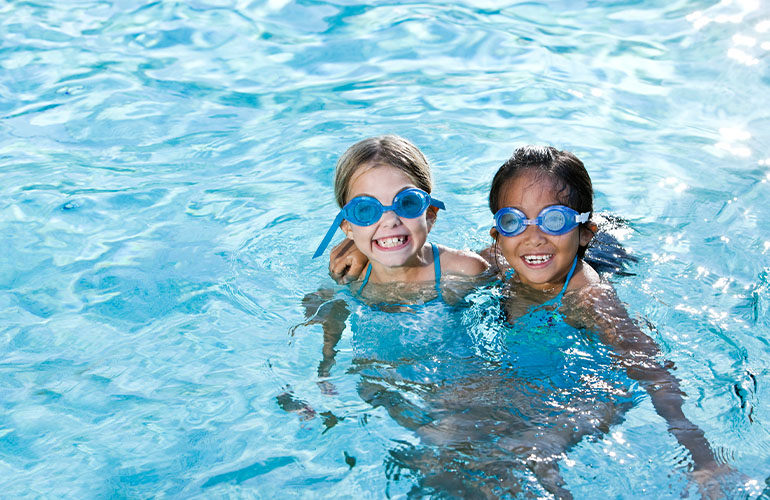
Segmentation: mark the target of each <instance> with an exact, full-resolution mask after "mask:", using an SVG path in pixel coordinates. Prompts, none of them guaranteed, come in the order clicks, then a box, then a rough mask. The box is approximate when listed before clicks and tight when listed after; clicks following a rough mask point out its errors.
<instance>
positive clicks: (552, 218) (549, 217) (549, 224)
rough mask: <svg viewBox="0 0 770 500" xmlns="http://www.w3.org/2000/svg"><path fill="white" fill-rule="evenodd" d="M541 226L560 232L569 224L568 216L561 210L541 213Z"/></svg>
mask: <svg viewBox="0 0 770 500" xmlns="http://www.w3.org/2000/svg"><path fill="white" fill-rule="evenodd" d="M540 220H541V222H540V227H542V228H543V229H547V230H548V231H551V232H553V233H558V232H559V231H561V230H562V229H564V226H566V225H567V217H566V216H565V215H564V212H562V211H561V210H549V211H548V212H547V213H545V214H543V215H541V218H540Z"/></svg>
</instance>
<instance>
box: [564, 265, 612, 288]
mask: <svg viewBox="0 0 770 500" xmlns="http://www.w3.org/2000/svg"><path fill="white" fill-rule="evenodd" d="M603 284H604V283H603V281H602V278H601V276H599V273H597V272H596V270H595V269H594V268H593V267H591V265H590V264H588V263H587V262H586V261H584V260H582V259H581V260H579V261H578V265H577V268H576V269H575V274H573V275H572V279H571V280H570V281H569V285H568V286H567V290H568V291H573V290H583V289H584V288H589V289H591V288H594V287H600V288H601V285H603ZM610 288H611V287H610Z"/></svg>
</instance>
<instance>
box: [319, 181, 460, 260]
mask: <svg viewBox="0 0 770 500" xmlns="http://www.w3.org/2000/svg"><path fill="white" fill-rule="evenodd" d="M429 206H434V207H436V208H440V209H441V210H446V208H445V207H444V203H443V202H441V201H439V200H437V199H436V198H431V196H430V195H429V194H428V193H426V192H425V191H423V190H422V189H417V188H408V189H404V190H403V191H401V192H400V193H398V194H397V195H396V196H394V197H393V204H392V205H390V206H387V207H384V206H382V203H380V202H379V200H377V199H376V198H372V197H371V196H356V197H355V198H353V199H352V200H350V201H349V202H348V203H347V204H346V205H345V206H344V207H342V210H340V213H338V214H337V217H335V219H334V222H332V225H331V227H330V228H329V230H328V231H327V232H326V236H324V239H323V241H321V244H320V245H318V249H317V250H316V251H315V253H314V254H313V258H314V259H315V258H316V257H318V256H319V255H321V254H322V253H323V252H324V250H325V249H326V247H327V246H329V242H330V241H331V239H332V236H334V233H335V231H337V228H338V227H340V224H342V221H343V220H347V221H349V222H351V223H352V224H355V225H356V226H371V225H372V224H374V223H375V222H377V221H378V220H380V218H381V217H382V214H384V213H385V212H387V211H388V210H393V211H394V212H396V215H398V216H399V217H404V218H406V219H414V218H415V217H419V216H421V215H422V214H424V213H425V211H426V210H427V209H428V207H429Z"/></svg>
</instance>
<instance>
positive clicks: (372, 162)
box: [334, 135, 433, 207]
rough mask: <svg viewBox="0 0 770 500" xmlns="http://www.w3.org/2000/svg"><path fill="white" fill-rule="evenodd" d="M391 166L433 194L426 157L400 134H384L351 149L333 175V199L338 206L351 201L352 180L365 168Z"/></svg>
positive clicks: (357, 144) (338, 164)
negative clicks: (349, 195)
mask: <svg viewBox="0 0 770 500" xmlns="http://www.w3.org/2000/svg"><path fill="white" fill-rule="evenodd" d="M380 165H390V166H391V167H395V168H397V169H399V170H401V171H403V172H404V173H405V174H406V175H407V176H409V179H411V181H412V182H413V183H414V185H415V186H417V187H418V188H420V189H422V190H423V191H425V192H426V193H430V192H431V187H432V185H433V181H432V179H431V175H430V166H429V165H428V160H427V159H426V158H425V155H423V154H422V151H420V150H419V149H418V148H417V146H415V145H414V144H412V143H411V142H409V141H408V140H406V139H404V138H403V137H399V136H397V135H381V136H378V137H370V138H368V139H364V140H362V141H359V142H357V143H355V144H353V145H352V146H350V147H349V148H348V150H347V151H345V153H343V155H342V156H340V159H339V160H337V167H336V169H335V172H334V197H335V199H336V200H337V205H339V206H340V207H343V206H344V205H345V203H347V202H348V194H349V192H350V179H351V178H352V177H353V175H354V174H355V173H356V172H358V171H359V170H360V169H361V168H362V167H365V166H366V167H369V168H372V167H377V166H380Z"/></svg>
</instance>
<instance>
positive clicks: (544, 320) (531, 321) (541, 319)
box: [506, 257, 577, 330]
mask: <svg viewBox="0 0 770 500" xmlns="http://www.w3.org/2000/svg"><path fill="white" fill-rule="evenodd" d="M576 267H577V257H575V260H573V261H572V267H571V268H570V270H569V273H567V279H566V280H564V286H563V287H562V289H561V291H560V292H559V293H558V294H556V297H554V298H552V299H549V300H546V301H545V302H543V303H542V304H538V305H534V306H532V307H530V308H529V310H528V311H527V312H526V313H525V314H524V315H523V316H521V317H520V318H517V319H516V323H517V324H518V325H521V326H522V327H526V329H529V330H532V329H536V328H538V327H543V326H546V327H549V326H554V324H556V323H557V322H560V321H564V315H563V314H562V313H561V312H559V308H560V307H561V300H562V298H563V297H564V293H565V292H566V291H567V287H568V286H569V281H570V280H571V279H572V275H573V274H574V273H575V268H576ZM513 274H514V271H513V268H511V269H509V270H508V271H507V272H506V278H509V279H510V278H511V277H512V276H513ZM550 306H555V307H554V308H553V310H551V314H545V315H544V314H543V312H541V311H543V310H546V311H547V309H546V308H548V307H550Z"/></svg>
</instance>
